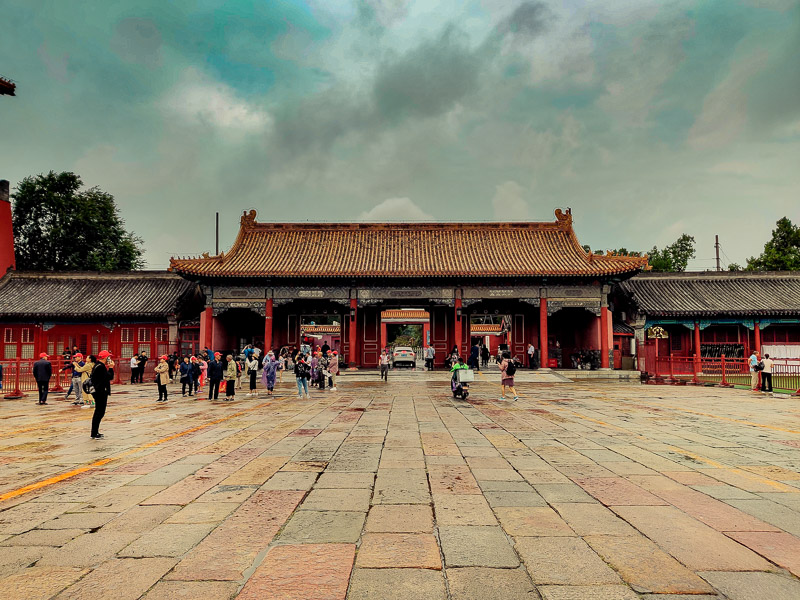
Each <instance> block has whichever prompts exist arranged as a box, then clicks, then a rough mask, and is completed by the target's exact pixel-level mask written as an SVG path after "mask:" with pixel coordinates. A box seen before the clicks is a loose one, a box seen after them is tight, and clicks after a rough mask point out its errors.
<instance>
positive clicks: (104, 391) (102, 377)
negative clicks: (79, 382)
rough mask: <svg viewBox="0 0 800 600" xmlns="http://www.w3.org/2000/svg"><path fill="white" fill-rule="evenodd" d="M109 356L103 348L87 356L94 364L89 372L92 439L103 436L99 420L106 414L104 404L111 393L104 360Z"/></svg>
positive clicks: (99, 438) (106, 403)
mask: <svg viewBox="0 0 800 600" xmlns="http://www.w3.org/2000/svg"><path fill="white" fill-rule="evenodd" d="M110 357H111V353H110V352H109V351H108V350H103V351H102V352H100V354H98V355H97V357H96V358H95V357H94V356H90V357H89V361H90V363H92V364H93V365H94V366H93V367H92V371H91V373H90V377H91V379H92V385H93V386H94V414H93V415H92V432H91V437H92V439H93V440H101V439H103V438H104V437H105V436H104V435H103V434H102V433H100V421H102V420H103V417H104V416H105V414H106V406H107V405H108V395H109V394H110V393H111V378H110V377H109V376H108V368H107V367H106V361H107V360H108V359H109V358H110Z"/></svg>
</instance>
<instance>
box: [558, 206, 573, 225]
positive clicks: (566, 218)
mask: <svg viewBox="0 0 800 600" xmlns="http://www.w3.org/2000/svg"><path fill="white" fill-rule="evenodd" d="M556 221H557V222H558V224H559V225H560V226H562V227H564V228H565V229H566V228H569V227H572V209H571V208H570V207H569V206H568V207H567V210H566V212H564V211H562V210H561V209H560V208H557V209H556Z"/></svg>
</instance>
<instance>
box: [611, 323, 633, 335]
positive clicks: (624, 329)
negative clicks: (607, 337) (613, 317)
mask: <svg viewBox="0 0 800 600" xmlns="http://www.w3.org/2000/svg"><path fill="white" fill-rule="evenodd" d="M614 335H634V330H633V327H631V326H630V325H628V324H627V323H622V322H620V321H614Z"/></svg>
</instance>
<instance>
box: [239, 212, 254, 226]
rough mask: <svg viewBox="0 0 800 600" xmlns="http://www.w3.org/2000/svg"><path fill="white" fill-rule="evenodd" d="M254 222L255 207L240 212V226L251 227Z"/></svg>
mask: <svg viewBox="0 0 800 600" xmlns="http://www.w3.org/2000/svg"><path fill="white" fill-rule="evenodd" d="M255 224H256V211H255V209H253V210H251V211H250V212H247V211H246V210H245V211H243V212H242V220H241V226H242V227H252V226H253V225H255Z"/></svg>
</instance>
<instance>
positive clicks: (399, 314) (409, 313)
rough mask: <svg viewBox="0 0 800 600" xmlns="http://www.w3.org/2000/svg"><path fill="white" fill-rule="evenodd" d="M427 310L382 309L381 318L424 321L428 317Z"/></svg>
mask: <svg viewBox="0 0 800 600" xmlns="http://www.w3.org/2000/svg"><path fill="white" fill-rule="evenodd" d="M430 316H431V315H430V313H429V312H428V311H427V310H384V311H383V312H381V319H384V320H386V319H400V320H402V319H407V320H410V321H426V320H428V319H429V318H430Z"/></svg>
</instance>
